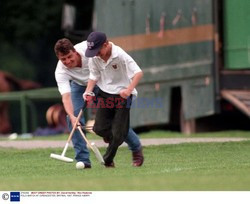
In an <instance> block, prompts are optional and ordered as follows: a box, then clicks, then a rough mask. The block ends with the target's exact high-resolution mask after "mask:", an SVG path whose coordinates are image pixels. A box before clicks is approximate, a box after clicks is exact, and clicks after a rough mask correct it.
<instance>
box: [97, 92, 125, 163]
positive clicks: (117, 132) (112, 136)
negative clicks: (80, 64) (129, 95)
mask: <svg viewBox="0 0 250 204" xmlns="http://www.w3.org/2000/svg"><path fill="white" fill-rule="evenodd" d="M127 103H128V100H126V99H124V98H122V97H121V96H120V95H114V94H108V93H105V92H103V91H101V90H100V91H99V93H98V98H97V113H96V119H95V125H94V127H93V130H94V132H95V133H96V134H97V135H99V136H101V137H104V138H106V139H108V140H109V145H108V147H107V150H106V152H105V154H104V155H103V159H104V161H105V163H106V164H110V163H112V162H113V159H114V157H115V155H116V152H117V150H118V147H119V146H120V145H121V144H122V143H123V142H124V140H125V138H126V137H127V135H128V129H129V114H130V106H129V104H128V105H127Z"/></svg>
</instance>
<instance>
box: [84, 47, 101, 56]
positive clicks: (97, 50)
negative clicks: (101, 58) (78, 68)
mask: <svg viewBox="0 0 250 204" xmlns="http://www.w3.org/2000/svg"><path fill="white" fill-rule="evenodd" d="M99 50H100V48H96V49H92V50H89V49H87V50H86V52H85V56H86V57H95V56H96V55H97V54H98V52H99Z"/></svg>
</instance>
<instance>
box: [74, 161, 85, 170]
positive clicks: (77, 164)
mask: <svg viewBox="0 0 250 204" xmlns="http://www.w3.org/2000/svg"><path fill="white" fill-rule="evenodd" d="M76 168H77V169H84V168H85V164H84V163H83V162H81V161H79V162H77V163H76Z"/></svg>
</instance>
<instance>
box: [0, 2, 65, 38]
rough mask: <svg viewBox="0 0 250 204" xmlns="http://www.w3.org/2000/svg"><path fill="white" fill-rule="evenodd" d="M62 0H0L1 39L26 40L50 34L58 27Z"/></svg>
mask: <svg viewBox="0 0 250 204" xmlns="http://www.w3.org/2000/svg"><path fill="white" fill-rule="evenodd" d="M62 3H63V0H42V1H34V0H25V1H16V0H1V3H0V22H1V28H0V29H1V30H2V31H1V36H0V37H1V39H2V40H4V41H8V42H23V41H25V42H27V41H34V40H38V39H39V38H41V37H47V36H49V35H51V32H52V31H53V30H58V29H60V21H61V10H62Z"/></svg>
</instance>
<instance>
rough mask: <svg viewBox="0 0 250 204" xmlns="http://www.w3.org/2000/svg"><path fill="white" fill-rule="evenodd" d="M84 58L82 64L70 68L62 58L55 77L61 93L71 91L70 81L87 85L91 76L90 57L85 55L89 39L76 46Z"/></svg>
mask: <svg viewBox="0 0 250 204" xmlns="http://www.w3.org/2000/svg"><path fill="white" fill-rule="evenodd" d="M74 48H75V49H76V51H77V52H78V53H79V54H80V56H81V59H82V66H81V67H75V68H71V69H68V68H67V67H66V66H65V65H64V64H63V63H62V62H61V61H60V60H59V61H58V63H57V66H56V70H55V78H56V82H57V86H58V90H59V92H60V94H61V95H62V94H65V93H69V92H71V89H70V81H74V82H76V83H77V84H79V85H82V86H86V85H87V83H88V78H89V68H88V58H87V57H85V51H86V49H87V41H83V42H81V43H79V44H76V45H75V46H74Z"/></svg>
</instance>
